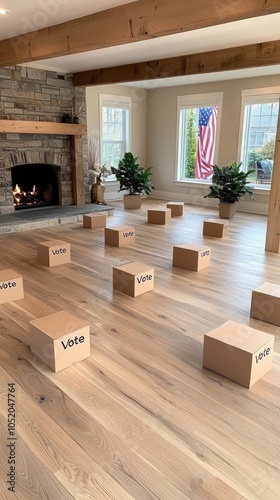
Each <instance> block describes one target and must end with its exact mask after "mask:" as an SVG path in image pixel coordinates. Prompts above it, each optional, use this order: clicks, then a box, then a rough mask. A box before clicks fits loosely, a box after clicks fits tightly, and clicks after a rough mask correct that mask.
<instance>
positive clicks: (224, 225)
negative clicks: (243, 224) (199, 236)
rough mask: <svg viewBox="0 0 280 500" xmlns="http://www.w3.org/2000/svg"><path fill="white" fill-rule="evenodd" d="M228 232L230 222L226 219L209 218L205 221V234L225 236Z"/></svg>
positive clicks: (218, 236)
mask: <svg viewBox="0 0 280 500" xmlns="http://www.w3.org/2000/svg"><path fill="white" fill-rule="evenodd" d="M227 234H228V222H227V221H225V220H224V219H208V220H205V221H204V223H203V235H204V236H214V237H215V238H223V237H224V236H226V235H227Z"/></svg>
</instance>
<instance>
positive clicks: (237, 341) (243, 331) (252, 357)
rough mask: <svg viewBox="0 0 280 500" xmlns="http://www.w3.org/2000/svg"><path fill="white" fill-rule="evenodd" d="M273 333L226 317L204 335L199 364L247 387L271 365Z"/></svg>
mask: <svg viewBox="0 0 280 500" xmlns="http://www.w3.org/2000/svg"><path fill="white" fill-rule="evenodd" d="M273 347H274V337H273V336H272V335H268V334H267V333H264V332H261V331H260V330H255V329H254V328H251V327H249V326H245V325H241V324H239V323H235V322H234V321H227V322H226V323H224V324H223V325H221V326H220V327H218V328H216V329H215V330H212V331H211V332H209V333H207V334H205V335H204V347H203V366H204V367H205V368H209V369H210V370H213V371H214V372H216V373H219V374H220V375H223V376H224V377H227V378H229V379H230V380H233V381H234V382H237V383H238V384H240V385H243V386H244V387H247V388H248V389H249V388H250V387H252V385H253V384H255V383H256V382H257V380H259V379H260V378H261V377H263V375H265V374H266V373H267V372H268V371H269V370H270V369H271V367H272V357H273Z"/></svg>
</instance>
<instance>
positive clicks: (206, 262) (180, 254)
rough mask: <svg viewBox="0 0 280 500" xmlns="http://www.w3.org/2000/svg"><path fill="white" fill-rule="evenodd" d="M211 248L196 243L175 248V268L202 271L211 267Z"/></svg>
mask: <svg viewBox="0 0 280 500" xmlns="http://www.w3.org/2000/svg"><path fill="white" fill-rule="evenodd" d="M210 260H211V247H209V246H206V245H198V244H196V243H183V244H182V245H175V246H174V247H173V266H176V267H183V268H184V269H189V270H190V271H201V270H202V269H205V268H206V267H208V266H210Z"/></svg>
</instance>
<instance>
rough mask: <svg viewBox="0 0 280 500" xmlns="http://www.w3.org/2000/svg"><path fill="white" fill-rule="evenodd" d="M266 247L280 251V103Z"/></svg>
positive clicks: (273, 250)
mask: <svg viewBox="0 0 280 500" xmlns="http://www.w3.org/2000/svg"><path fill="white" fill-rule="evenodd" d="M265 249H266V251H267V252H274V253H279V252H280V104H279V114H278V125H277V133H276V141H275V152H274V162H273V172H272V178H271V189H270V197H269V206H268V220H267V230H266V243H265Z"/></svg>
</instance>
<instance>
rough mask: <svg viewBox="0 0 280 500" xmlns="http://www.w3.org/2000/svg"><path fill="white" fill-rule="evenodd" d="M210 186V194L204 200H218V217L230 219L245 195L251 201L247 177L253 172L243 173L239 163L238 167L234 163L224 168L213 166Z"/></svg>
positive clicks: (250, 190)
mask: <svg viewBox="0 0 280 500" xmlns="http://www.w3.org/2000/svg"><path fill="white" fill-rule="evenodd" d="M213 171H214V173H213V177H212V186H210V193H208V194H207V195H206V196H204V198H218V200H220V203H219V216H220V217H221V218H225V219H230V218H231V217H233V216H234V214H235V211H236V205H237V202H238V201H239V200H240V198H242V197H243V196H245V195H249V196H251V198H252V199H253V200H255V198H254V197H253V188H251V187H250V186H248V184H249V181H248V177H249V175H251V174H252V173H255V171H254V170H248V172H243V171H242V170H241V163H239V165H238V164H237V163H236V162H234V163H232V164H231V165H228V166H226V167H218V165H214V166H213Z"/></svg>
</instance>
